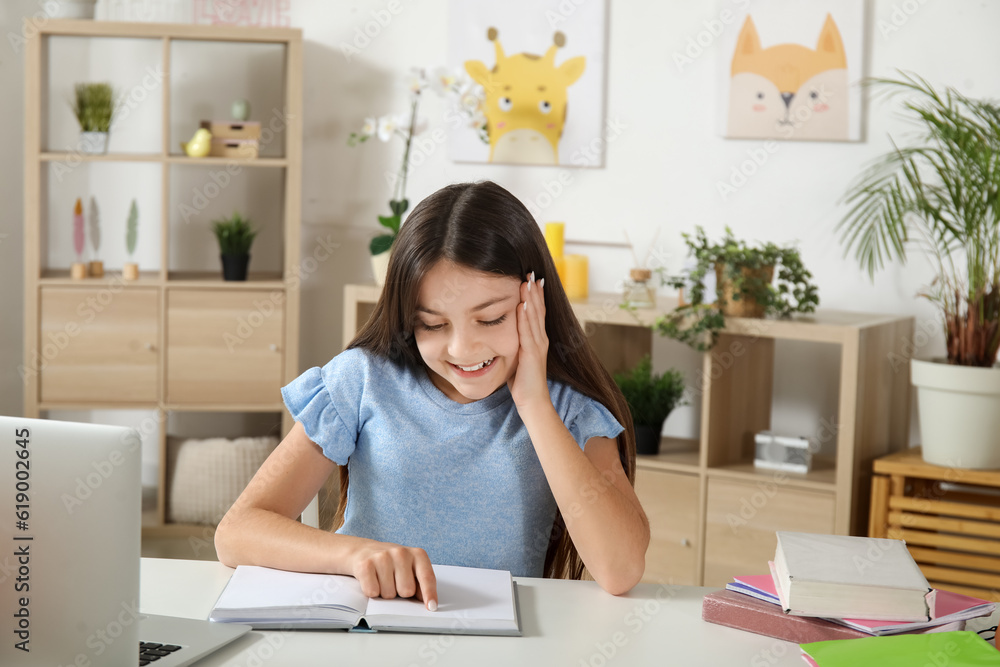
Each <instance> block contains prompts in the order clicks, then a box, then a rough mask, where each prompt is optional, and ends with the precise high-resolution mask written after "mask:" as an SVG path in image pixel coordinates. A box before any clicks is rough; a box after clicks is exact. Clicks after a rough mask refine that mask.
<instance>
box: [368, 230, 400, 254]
mask: <svg viewBox="0 0 1000 667" xmlns="http://www.w3.org/2000/svg"><path fill="white" fill-rule="evenodd" d="M395 240H396V237H395V236H394V235H392V234H382V235H381V236H376V237H375V238H373V239H372V240H371V243H369V244H368V249H369V250H370V251H371V253H372V254H373V255H381V254H382V253H384V252H388V251H389V249H390V248H392V242H393V241H395Z"/></svg>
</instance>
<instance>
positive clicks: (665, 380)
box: [614, 354, 687, 429]
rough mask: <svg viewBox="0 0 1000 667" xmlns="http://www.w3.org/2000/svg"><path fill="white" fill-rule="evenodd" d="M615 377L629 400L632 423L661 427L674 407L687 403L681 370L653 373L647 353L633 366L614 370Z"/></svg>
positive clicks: (616, 382)
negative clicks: (622, 369) (615, 371)
mask: <svg viewBox="0 0 1000 667" xmlns="http://www.w3.org/2000/svg"><path fill="white" fill-rule="evenodd" d="M614 379H615V384H617V385H618V388H619V389H621V390H622V394H624V396H625V400H626V401H627V402H628V408H629V412H631V414H632V423H634V424H635V425H636V426H652V427H654V428H657V429H658V428H660V426H662V424H663V420H665V419H666V418H667V416H668V415H670V413H671V412H672V411H673V410H674V408H676V407H680V406H682V405H687V401H686V400H684V376H683V375H682V374H681V372H680V371H678V370H676V369H673V368H671V369H669V370H668V371H667V372H665V373H664V374H663V375H654V374H653V363H652V361H651V360H650V358H649V355H648V354H647V355H646V356H644V357H643V358H642V359H641V360H640V361H639V363H638V364H636V365H635V367H633V368H632V369H631V370H629V371H626V372H624V373H615V374H614Z"/></svg>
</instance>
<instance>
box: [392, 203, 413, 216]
mask: <svg viewBox="0 0 1000 667" xmlns="http://www.w3.org/2000/svg"><path fill="white" fill-rule="evenodd" d="M409 207H410V200H409V199H402V200H399V199H393V200H391V201H390V202H389V210H390V211H392V214H393V215H394V216H396V217H398V218H402V217H403V214H404V213H406V209H408V208H409Z"/></svg>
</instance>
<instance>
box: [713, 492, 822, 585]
mask: <svg viewBox="0 0 1000 667" xmlns="http://www.w3.org/2000/svg"><path fill="white" fill-rule="evenodd" d="M833 516H834V497H833V493H832V492H831V493H824V492H822V491H807V490H803V489H795V488H789V487H788V486H787V485H786V484H783V483H782V482H781V481H775V480H774V479H772V478H770V477H762V478H761V480H760V481H744V480H735V479H721V478H718V477H715V478H709V480H708V506H707V509H706V525H705V581H704V585H705V586H725V585H726V583H727V582H729V581H732V579H733V577H734V576H736V575H740V574H768V573H769V570H768V567H767V562H768V561H769V560H774V550H775V548H776V547H777V546H778V542H777V538H776V537H775V536H774V533H775V531H777V530H791V531H798V532H802V533H833V532H834V531H833Z"/></svg>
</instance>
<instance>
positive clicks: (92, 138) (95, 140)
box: [79, 132, 108, 155]
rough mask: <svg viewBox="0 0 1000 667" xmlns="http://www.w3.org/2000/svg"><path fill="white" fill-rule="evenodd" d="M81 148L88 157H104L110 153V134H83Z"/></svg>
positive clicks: (81, 135) (81, 134)
mask: <svg viewBox="0 0 1000 667" xmlns="http://www.w3.org/2000/svg"><path fill="white" fill-rule="evenodd" d="M79 148H80V152H81V153H84V154H87V155H104V154H105V153H107V152H108V133H107V132H81V133H80V145H79Z"/></svg>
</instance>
